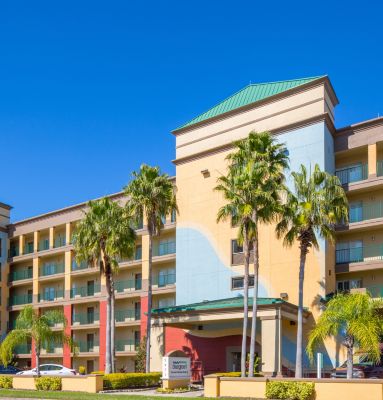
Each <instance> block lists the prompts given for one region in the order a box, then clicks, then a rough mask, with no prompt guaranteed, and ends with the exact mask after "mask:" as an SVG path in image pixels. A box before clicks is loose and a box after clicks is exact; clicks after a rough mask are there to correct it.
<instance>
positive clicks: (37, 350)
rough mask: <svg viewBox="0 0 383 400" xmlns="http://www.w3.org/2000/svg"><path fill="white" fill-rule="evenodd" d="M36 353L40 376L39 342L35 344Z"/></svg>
mask: <svg viewBox="0 0 383 400" xmlns="http://www.w3.org/2000/svg"><path fill="white" fill-rule="evenodd" d="M35 343H36V341H35ZM35 353H36V372H37V376H40V346H39V345H37V344H35Z"/></svg>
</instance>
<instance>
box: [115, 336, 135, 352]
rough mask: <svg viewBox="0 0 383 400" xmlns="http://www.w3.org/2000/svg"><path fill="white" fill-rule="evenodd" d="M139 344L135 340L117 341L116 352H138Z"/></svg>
mask: <svg viewBox="0 0 383 400" xmlns="http://www.w3.org/2000/svg"><path fill="white" fill-rule="evenodd" d="M138 347H139V344H138V343H136V342H135V341H134V340H129V339H123V340H116V352H133V351H137V350H138Z"/></svg>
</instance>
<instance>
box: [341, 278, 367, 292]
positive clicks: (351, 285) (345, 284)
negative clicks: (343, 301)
mask: <svg viewBox="0 0 383 400" xmlns="http://www.w3.org/2000/svg"><path fill="white" fill-rule="evenodd" d="M361 287H362V280H361V279H350V280H347V281H338V282H337V283H336V290H337V292H339V293H349V291H350V290H351V289H360V288H361Z"/></svg>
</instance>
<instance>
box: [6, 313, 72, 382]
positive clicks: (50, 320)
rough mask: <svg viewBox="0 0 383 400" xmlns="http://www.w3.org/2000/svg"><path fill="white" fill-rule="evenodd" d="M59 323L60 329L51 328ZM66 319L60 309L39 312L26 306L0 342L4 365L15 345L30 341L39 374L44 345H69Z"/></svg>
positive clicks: (8, 360) (70, 342)
mask: <svg viewBox="0 0 383 400" xmlns="http://www.w3.org/2000/svg"><path fill="white" fill-rule="evenodd" d="M55 324H61V325H62V330H59V331H56V330H52V326H53V325H55ZM66 325H67V320H66V317H65V315H64V313H63V312H62V311H59V310H51V311H47V312H45V313H44V314H39V312H38V310H34V309H33V307H32V306H26V307H24V308H23V309H22V310H21V311H20V314H19V315H18V317H17V319H16V328H15V329H13V330H11V331H10V332H9V333H8V335H7V336H6V338H5V339H4V340H3V342H2V343H1V347H0V358H1V361H2V363H3V364H4V365H8V364H9V362H10V361H11V360H12V358H13V352H14V349H15V347H16V346H18V345H22V344H25V343H27V342H28V341H31V342H32V343H33V344H34V347H35V354H36V372H37V375H40V355H41V349H42V348H43V347H44V346H51V345H55V344H57V345H64V344H67V345H71V344H72V339H71V337H70V335H67V334H66V333H65V327H66Z"/></svg>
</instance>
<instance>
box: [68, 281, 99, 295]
mask: <svg viewBox="0 0 383 400" xmlns="http://www.w3.org/2000/svg"><path fill="white" fill-rule="evenodd" d="M97 293H101V285H100V284H99V283H95V284H94V286H79V287H73V288H72V289H71V290H70V297H71V298H72V299H73V298H75V297H87V296H94V295H95V294H97Z"/></svg>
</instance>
